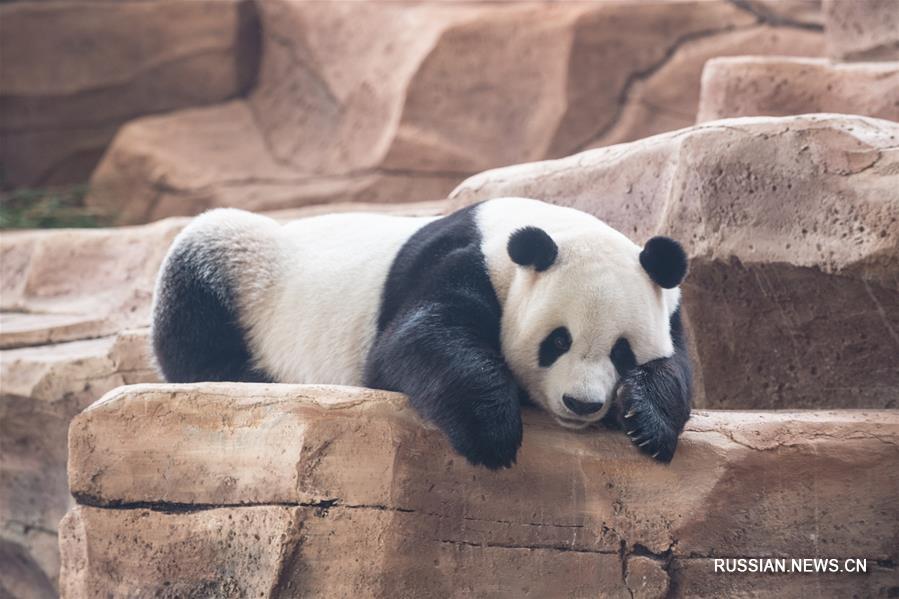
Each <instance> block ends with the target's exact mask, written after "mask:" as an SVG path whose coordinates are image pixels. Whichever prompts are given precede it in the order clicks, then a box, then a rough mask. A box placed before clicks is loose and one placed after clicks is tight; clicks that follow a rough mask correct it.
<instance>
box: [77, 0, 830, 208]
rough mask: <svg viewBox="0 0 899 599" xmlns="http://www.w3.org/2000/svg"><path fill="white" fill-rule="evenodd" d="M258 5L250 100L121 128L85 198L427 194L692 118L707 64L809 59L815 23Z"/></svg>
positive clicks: (213, 201)
mask: <svg viewBox="0 0 899 599" xmlns="http://www.w3.org/2000/svg"><path fill="white" fill-rule="evenodd" d="M801 4H802V3H789V4H787V5H784V7H783V8H784V10H788V9H790V8H791V7H797V6H800V5H801ZM259 6H260V11H261V21H262V26H263V59H262V63H261V68H260V73H259V79H258V83H257V85H256V86H255V87H254V89H253V90H252V92H251V93H250V94H249V95H248V97H247V98H246V99H241V100H235V101H233V102H229V103H225V104H221V105H218V106H215V107H212V108H204V109H193V110H186V111H179V112H175V113H173V114H169V115H164V116H156V117H148V118H143V119H138V120H135V121H133V122H131V123H129V124H128V125H127V126H126V127H124V128H123V129H122V131H121V132H120V134H119V135H118V136H117V138H116V140H115V142H114V143H113V145H112V146H111V148H110V151H109V152H108V153H107V155H106V156H105V158H104V160H103V162H102V163H101V164H100V166H99V168H98V169H97V171H96V173H95V175H94V177H93V179H92V191H91V194H90V196H89V203H90V204H91V206H93V207H95V208H97V209H99V210H104V211H113V212H114V213H115V214H116V215H117V217H118V219H119V221H120V222H126V223H134V222H140V221H147V220H154V219H158V218H162V217H165V216H171V215H184V214H195V213H197V212H199V211H201V210H203V209H204V208H207V207H210V206H221V205H231V206H240V207H244V208H250V209H254V210H272V209H280V208H285V207H289V206H298V205H304V204H310V203H322V202H328V201H337V200H353V201H370V202H372V201H374V202H390V201H412V200H426V199H436V198H440V197H443V196H444V195H445V194H446V193H447V192H448V191H450V190H451V189H452V188H453V186H454V185H455V184H456V183H458V182H459V181H460V180H462V179H463V178H464V177H466V176H467V175H469V174H472V173H475V172H478V171H480V170H483V169H485V168H491V167H494V166H498V165H503V164H510V163H515V162H522V161H529V160H537V159H541V158H546V157H553V156H562V155H566V154H569V153H571V152H574V151H576V150H578V149H581V148H584V147H590V146H595V145H605V144H609V143H616V142H619V141H625V140H632V139H637V138H639V137H642V136H644V135H648V134H652V133H657V132H659V131H665V130H670V129H674V128H677V127H683V126H685V125H688V124H690V123H692V122H694V120H695V114H696V106H697V102H698V92H699V85H698V82H699V78H700V73H701V69H702V64H703V63H704V62H705V60H706V59H708V58H709V57H713V56H721V55H728V54H735V53H744V52H745V48H746V47H747V46H749V47H752V48H753V51H754V52H757V53H760V54H766V53H776V54H791V55H799V56H806V55H811V56H817V55H820V54H821V53H823V43H824V42H823V36H822V34H821V33H820V32H819V31H816V30H814V27H811V28H810V27H809V26H807V25H806V24H797V23H795V22H793V21H791V20H789V19H787V20H784V19H782V18H780V17H776V16H772V15H773V13H771V12H770V11H769V13H766V14H763V13H761V12H758V11H754V10H750V9H749V8H746V7H744V6H742V5H740V4H737V3H729V2H724V1H717V0H716V1H714V2H663V3H646V4H640V5H639V6H634V5H633V4H632V3H629V2H602V3H561V2H560V3H526V4H525V3H478V2H473V3H349V2H333V3H320V2H291V1H289V0H270V1H268V2H263V3H260V5H259ZM803 6H804V5H803ZM802 10H807V12H812V9H808V7H806V8H804V9H802ZM802 10H800V12H802ZM775 12H776V11H775ZM770 23H776V24H777V26H773V25H771V24H770Z"/></svg>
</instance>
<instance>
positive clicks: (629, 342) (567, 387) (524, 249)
mask: <svg viewBox="0 0 899 599" xmlns="http://www.w3.org/2000/svg"><path fill="white" fill-rule="evenodd" d="M506 250H507V253H508V258H509V259H510V260H511V262H512V263H514V269H515V270H514V274H513V276H512V277H511V280H510V284H509V288H508V292H507V294H506V297H505V302H504V305H503V321H502V350H503V354H504V356H505V357H506V360H507V362H508V364H509V366H510V368H511V369H512V371H513V372H514V373H515V375H516V377H517V378H518V380H519V382H520V383H521V384H522V385H523V386H524V387H525V389H526V390H527V392H528V395H529V396H530V398H531V400H532V401H534V402H535V403H537V404H539V405H541V406H542V407H543V408H544V409H546V410H547V411H549V412H550V413H551V414H553V416H555V418H556V419H557V420H558V421H559V422H560V423H561V424H562V425H563V426H567V427H570V428H582V427H585V426H587V425H588V424H590V423H591V422H595V421H597V420H599V419H601V418H602V417H603V416H604V415H605V414H606V413H607V412H608V410H609V407H610V406H611V404H612V400H613V398H614V396H615V392H616V390H617V385H618V381H619V379H620V378H621V377H622V375H623V374H624V373H626V372H627V371H628V370H630V369H632V368H634V367H635V366H637V365H640V364H644V363H646V362H649V361H651V360H654V359H657V358H662V357H667V356H671V355H672V354H673V353H674V346H673V341H672V338H671V331H670V317H671V315H672V314H673V312H674V311H675V310H676V309H677V306H678V303H679V300H680V290H679V289H678V288H677V286H678V285H679V284H680V282H681V281H682V280H683V278H684V276H685V275H686V271H687V258H686V254H685V253H684V250H683V249H682V248H681V246H680V245H679V244H678V243H677V242H675V241H673V240H671V239H668V238H667V237H653V238H652V239H650V240H649V242H647V244H646V246H645V247H643V248H640V247H639V246H637V245H636V244H634V243H633V242H631V241H630V240H629V239H628V238H627V237H625V236H624V235H622V234H621V233H619V232H617V231H615V230H614V229H612V228H611V227H608V226H607V225H605V224H603V223H601V222H600V221H594V223H593V224H592V226H589V227H583V228H580V227H572V228H567V229H563V230H560V231H558V232H554V233H553V235H552V236H551V235H550V234H549V233H547V232H546V231H544V230H543V229H541V228H538V227H531V226H529V227H524V228H520V229H518V230H516V231H515V232H513V233H512V234H511V236H510V237H509V239H508V243H507V247H506Z"/></svg>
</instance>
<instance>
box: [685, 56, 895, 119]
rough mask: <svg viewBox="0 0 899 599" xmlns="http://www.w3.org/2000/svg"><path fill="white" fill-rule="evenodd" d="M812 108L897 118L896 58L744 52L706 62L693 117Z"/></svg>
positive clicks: (797, 111) (768, 113)
mask: <svg viewBox="0 0 899 599" xmlns="http://www.w3.org/2000/svg"><path fill="white" fill-rule="evenodd" d="M810 112H838V113H843V114H861V115H864V116H872V117H877V118H881V119H889V120H891V121H899V62H865V63H847V64H835V63H831V62H828V61H827V60H823V59H802V58H784V57H759V56H746V57H739V58H715V59H712V60H710V61H708V62H707V63H706V65H705V68H704V70H703V73H702V93H701V96H700V102H699V113H698V114H697V115H696V120H697V122H703V121H714V120H717V119H722V118H728V117H740V116H756V115H766V116H788V115H794V114H806V113H810Z"/></svg>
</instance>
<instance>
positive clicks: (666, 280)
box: [640, 237, 687, 289]
mask: <svg viewBox="0 0 899 599" xmlns="http://www.w3.org/2000/svg"><path fill="white" fill-rule="evenodd" d="M640 265H641V266H642V267H643V269H644V270H646V272H647V274H649V278H650V279H652V280H653V281H654V282H655V284H656V285H658V286H659V287H662V288H664V289H672V288H674V287H677V286H678V285H680V282H681V281H683V280H684V277H685V276H686V275H687V254H686V252H684V248H682V247H681V246H680V244H679V243H678V242H676V241H674V240H673V239H669V238H668V237H653V238H652V239H650V240H649V241H647V242H646V245H645V246H644V247H643V251H641V252H640Z"/></svg>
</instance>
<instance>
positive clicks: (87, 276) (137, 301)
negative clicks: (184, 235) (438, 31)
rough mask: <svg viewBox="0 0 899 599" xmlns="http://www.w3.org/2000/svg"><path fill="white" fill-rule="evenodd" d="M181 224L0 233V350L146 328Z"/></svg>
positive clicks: (164, 222) (167, 222) (182, 222)
mask: <svg viewBox="0 0 899 599" xmlns="http://www.w3.org/2000/svg"><path fill="white" fill-rule="evenodd" d="M186 222H187V219H169V220H166V221H163V222H159V223H154V224H152V225H148V226H145V227H127V228H119V229H66V230H63V229H60V230H44V231H23V232H12V233H4V234H3V236H2V239H0V264H2V266H0V268H2V273H0V274H2V277H0V281H2V282H0V292H2V299H0V310H2V312H0V348H12V347H23V346H37V345H44V344H47V343H59V342H63V341H70V340H76V339H89V338H95V337H101V336H105V335H112V334H114V333H116V332H118V331H121V330H123V329H125V328H132V327H141V326H147V325H148V324H149V307H150V301H151V300H152V295H153V285H154V283H155V279H156V271H157V270H158V269H159V264H160V263H161V262H162V258H163V257H164V256H165V252H166V250H167V249H168V246H169V244H170V243H171V241H172V239H174V237H175V235H177V234H178V231H180V230H181V228H182V227H183V226H184V225H185V223H186Z"/></svg>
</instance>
